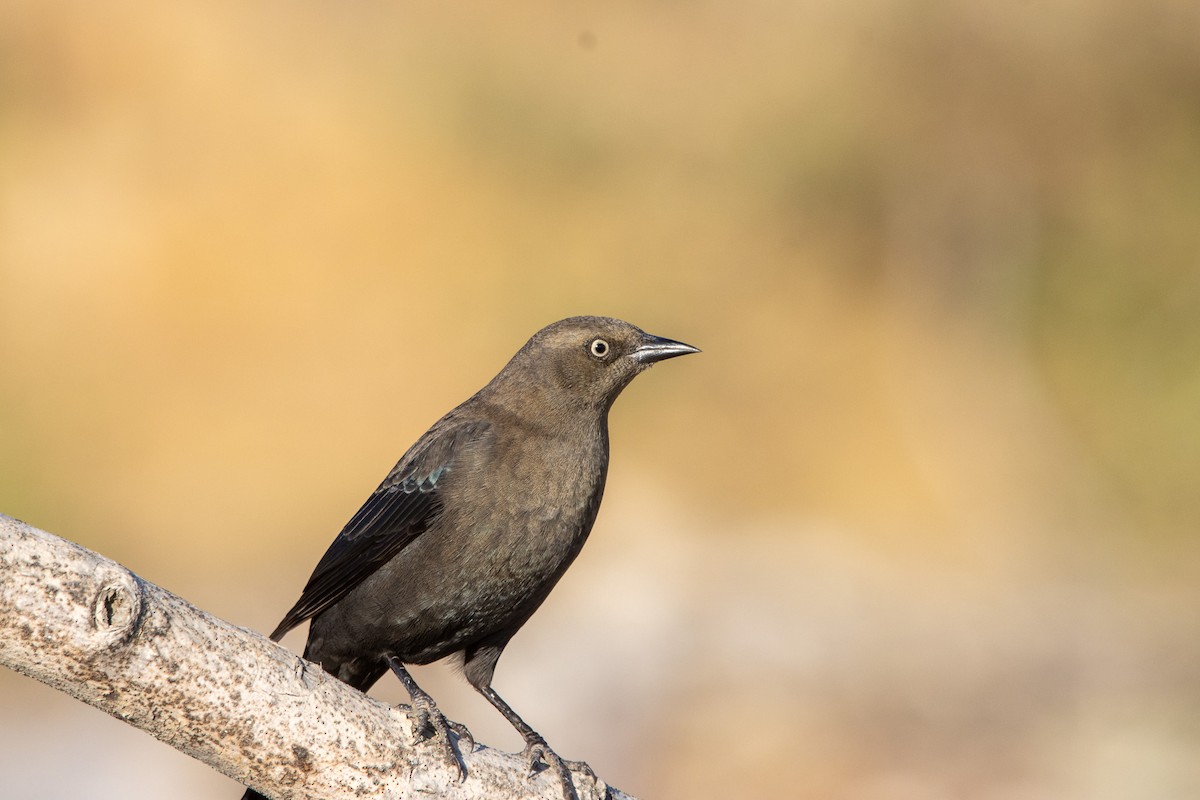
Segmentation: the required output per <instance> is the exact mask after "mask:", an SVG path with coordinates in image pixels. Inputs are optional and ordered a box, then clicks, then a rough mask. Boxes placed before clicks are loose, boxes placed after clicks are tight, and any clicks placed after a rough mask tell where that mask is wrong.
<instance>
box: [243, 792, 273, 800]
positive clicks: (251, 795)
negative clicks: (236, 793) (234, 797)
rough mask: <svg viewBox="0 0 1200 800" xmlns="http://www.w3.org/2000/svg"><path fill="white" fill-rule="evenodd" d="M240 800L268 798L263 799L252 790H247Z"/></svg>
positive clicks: (266, 799)
mask: <svg viewBox="0 0 1200 800" xmlns="http://www.w3.org/2000/svg"><path fill="white" fill-rule="evenodd" d="M242 800H268V798H266V797H264V796H263V795H261V794H259V793H258V792H256V791H254V790H253V789H247V790H246V793H245V794H244V795H242Z"/></svg>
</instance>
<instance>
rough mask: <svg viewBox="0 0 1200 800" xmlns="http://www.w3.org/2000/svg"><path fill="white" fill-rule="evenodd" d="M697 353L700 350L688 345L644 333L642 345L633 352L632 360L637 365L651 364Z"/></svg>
mask: <svg viewBox="0 0 1200 800" xmlns="http://www.w3.org/2000/svg"><path fill="white" fill-rule="evenodd" d="M699 352H700V348H698V347H692V346H691V345H690V344H684V343H683V342H677V341H675V340H674V339H664V338H663V337H661V336H651V335H650V334H648V333H644V334H642V343H641V344H640V345H638V347H637V349H636V350H634V351H633V360H634V361H636V362H638V363H639V364H653V363H655V362H656V361H665V360H666V359H668V358H675V356H686V355H687V354H688V353H699Z"/></svg>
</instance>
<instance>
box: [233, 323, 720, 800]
mask: <svg viewBox="0 0 1200 800" xmlns="http://www.w3.org/2000/svg"><path fill="white" fill-rule="evenodd" d="M698 352H700V350H699V349H698V348H696V347H693V346H692V345H689V344H684V343H683V342H679V341H676V340H674V339H667V338H664V337H661V336H654V335H652V334H648V333H646V332H644V331H642V330H641V329H640V328H638V327H636V326H634V325H631V324H630V323H628V322H623V321H621V320H618V319H613V318H611V317H599V316H578V317H570V318H567V319H563V320H560V321H558V322H555V323H552V324H550V325H547V326H546V327H544V328H542V329H541V330H539V331H538V332H537V333H535V334H534V335H533V336H532V337H531V338H530V339H529V340H528V341H527V342H526V343H525V345H524V346H523V347H521V348H520V349H519V350H518V351H517V353H516V354H515V355H514V356H513V357H512V359H511V360H510V361H509V362H508V363H507V364H506V365H505V367H504V368H503V369H502V370H500V372H499V373H498V374H497V375H496V376H495V377H494V378H492V379H491V381H489V382H488V383H487V385H485V386H484V387H483V388H482V389H480V390H479V391H478V392H476V393H475V394H474V395H472V396H471V397H470V398H469V399H467V400H466V401H465V402H463V403H461V404H460V405H458V406H457V407H455V408H454V409H452V410H451V411H449V412H448V413H447V414H445V416H443V417H442V418H441V419H439V420H438V421H437V422H435V423H434V424H433V426H432V427H430V428H429V430H428V431H426V432H425V434H423V435H422V436H421V437H420V438H419V439H417V441H416V443H415V444H413V445H412V446H411V447H410V448H409V449H408V450H407V451H406V452H405V453H404V455H403V456H402V457H401V458H400V460H399V461H398V462H397V463H396V465H395V466H394V467H393V468H392V470H391V471H390V472H389V473H388V474H387V477H386V478H384V480H383V482H382V483H381V484H380V485H379V487H378V488H377V489H376V490H375V491H374V492H373V493H372V494H371V496H370V497H368V498H367V500H366V502H365V503H363V505H362V507H361V508H360V509H359V510H358V512H357V513H356V514H354V516H353V517H351V519H350V521H349V522H348V523H347V524H346V526H345V527H344V528H343V529H342V530H341V532H340V533H339V534H338V535H337V537H336V538H335V539H334V541H333V543H332V544H331V545H330V546H329V549H328V550H327V551H326V552H325V554H324V556H322V558H321V559H320V561H319V562H318V563H317V566H316V568H315V569H314V570H313V573H312V577H310V578H309V580H308V583H307V584H306V585H305V587H304V589H303V591H302V592H301V595H300V599H299V600H297V601H296V604H295V605H294V606H293V607H292V608H291V610H290V611H288V612H287V614H286V615H285V616H284V617H283V620H282V621H281V622H280V623H279V625H278V626H277V627H276V628H275V630H274V631H273V632H272V633H271V639H273V640H275V641H279V640H280V639H281V638H283V636H284V635H285V634H286V633H288V632H289V631H291V630H292V629H293V628H295V627H297V626H299V625H300V624H302V623H303V622H305V621H306V620H307V621H310V623H309V629H308V639H307V642H306V644H305V648H304V658H305V659H307V660H309V661H313V662H316V663H318V664H320V666H321V668H322V669H324V670H325V671H326V672H328V673H329V674H331V675H333V676H334V677H336V678H337V679H339V680H341V681H344V682H346V683H348V684H350V685H351V686H353V687H355V688H357V689H359V690H360V691H363V692H366V691H367V690H368V689H370V687H371V686H372V685H374V684H375V683H376V682H377V681H378V680H379V679H380V678H381V677H382V676H383V675H385V674H386V673H387V672H389V671H391V672H392V673H394V674H395V675H396V677H397V678H398V679H399V680H400V682H401V683H402V684H403V686H404V688H405V690H406V691H407V692H408V694H409V696H410V698H411V701H412V704H411V706H410V709H411V710H410V712H409V713H410V716H411V718H412V719H413V720H414V722H415V728H416V729H417V730H418V731H420V732H421V734H422V735H423V736H424V737H425V739H436V740H438V742H439V743H440V745H439V747H438V748H437V751H436V752H437V753H438V754H439V755H438V757H439V758H442V759H444V760H445V761H446V762H447V763H448V764H449V765H450V766H451V768H452V769H455V770H457V773H458V776H459V778H460V780H462V779H465V777H466V768H465V766H464V764H463V762H462V759H461V757H460V756H459V754H458V753H457V752H456V750H455V747H454V744H453V740H452V737H451V734H452V733H453V734H454V735H455V736H456V737H457V739H458V741H459V743H460V744H461V743H462V742H466V743H467V744H468V746H469V747H470V748H473V747H474V740H473V738H472V737H471V734H470V732H469V731H468V730H467V729H466V727H465V726H463V725H462V724H461V723H457V722H452V721H450V720H449V719H447V718H446V716H445V715H444V714H443V713H442V712H441V710H440V709H438V707H437V704H436V703H435V702H434V700H433V698H432V697H430V696H429V695H428V694H426V693H425V691H424V690H423V689H421V688H420V687H419V686H418V685H417V683H416V681H414V680H413V678H412V676H411V675H410V674H409V672H408V670H407V669H406V667H405V665H406V664H417V665H420V664H428V663H431V662H434V661H438V660H441V659H446V658H449V659H450V660H451V661H452V663H455V664H457V666H459V667H460V668H461V671H462V673H463V675H464V676H465V677H466V679H467V681H468V682H469V683H470V684H471V686H473V687H474V688H475V690H476V691H478V692H479V693H480V694H481V695H483V697H484V698H485V699H487V701H488V702H489V703H491V704H492V705H493V706H494V707H495V708H496V709H497V710H498V711H499V712H500V713H501V714H502V715H504V717H505V719H507V720H508V722H509V723H510V724H511V725H512V726H513V727H514V728H515V729H516V730H517V731H518V732H519V733H520V734H521V736H522V738H523V739H524V740H525V749H524V751H523V754H522V755H523V758H524V759H525V761H526V763H527V764H528V766H529V774H530V777H531V779H532V778H533V776H534V775H536V774H538V771H539V764H541V765H544V767H545V768H549V769H550V770H552V771H553V772H554V773H555V774H557V777H558V779H559V782H560V783H561V785H562V791H563V796H564V800H578V794H577V792H576V789H575V785H574V782H573V779H572V777H571V770H572V768H574V769H576V770H577V771H583V772H585V773H588V774H590V773H591V770H590V768H589V767H587V765H586V764H583V763H582V762H567V761H565V760H564V759H562V758H561V757H560V756H559V755H558V754H557V753H556V752H554V751H553V750H552V749H551V748H550V746H549V745H548V744H547V743H546V740H545V739H544V738H543V737H542V736H541V735H540V734H538V733H537V732H536V731H535V730H534V729H533V728H532V727H530V726H529V724H528V723H526V722H525V721H524V720H523V719H522V718H521V717H520V716H518V715H517V713H516V712H515V711H514V710H513V709H512V707H511V706H509V705H508V703H507V702H505V701H504V700H503V699H502V698H501V697H500V695H499V694H497V693H496V690H495V689H493V688H492V676H493V673H494V671H495V668H496V663H497V661H498V660H499V658H500V655H501V653H502V652H503V651H504V648H505V647H506V646H507V645H508V643H509V640H510V639H511V638H512V637H513V635H514V634H515V633H516V632H517V630H518V629H520V628H521V626H522V625H524V624H525V623H526V622H527V621H528V620H529V618H530V617H531V616H532V615H533V613H534V611H536V610H537V608H538V607H539V606H540V605H541V604H542V602H543V601H544V600H545V599H546V597H547V595H548V594H549V593H550V591H551V589H553V588H554V586H555V584H557V583H558V581H559V579H560V578H561V577H562V575H563V573H564V572H565V571H566V570H567V568H568V567H569V566H570V565H571V563H572V562H573V561H574V560H575V557H576V556H578V555H579V552H580V550H581V549H582V547H583V545H584V542H585V541H586V540H587V538H588V534H589V533H590V531H591V529H592V524H593V523H594V522H595V520H596V514H597V512H598V511H599V508H600V501H601V498H602V497H603V494H604V484H605V479H606V477H607V473H608V461H609V435H608V415H609V410H610V409H611V408H612V405H613V402H614V401H615V400H616V399H617V396H618V395H619V394H620V393H621V391H622V390H623V389H624V388H625V387H626V386H628V385H629V383H630V382H631V381H632V380H633V379H634V378H635V377H637V376H638V375H639V374H641V373H642V372H644V371H646V370H647V369H648V368H650V367H651V366H652V365H654V364H656V363H658V362H660V361H664V360H666V359H669V358H675V357H677V356H683V355H687V354H690V353H698ZM257 798H262V795H260V794H258V793H257V792H255V791H254V790H253V789H247V791H246V794H245V795H244V796H243V800H256V799H257Z"/></svg>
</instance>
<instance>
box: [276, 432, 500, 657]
mask: <svg viewBox="0 0 1200 800" xmlns="http://www.w3.org/2000/svg"><path fill="white" fill-rule="evenodd" d="M445 423H449V424H445ZM487 429H488V424H487V423H485V422H478V421H471V422H463V423H459V424H454V423H453V422H451V421H450V420H443V421H442V424H439V425H435V426H434V427H433V428H432V429H430V431H429V432H428V433H427V434H425V436H423V437H421V439H420V440H419V441H418V442H417V443H416V444H415V445H413V447H412V448H411V449H410V450H409V451H408V452H407V453H405V454H404V457H403V458H401V459H400V461H399V463H397V464H396V466H395V467H394V468H393V469H392V471H391V473H389V474H388V476H387V478H386V479H384V481H383V483H381V484H380V485H379V488H378V489H376V490H375V492H374V494H372V495H371V496H370V497H369V498H367V502H365V503H363V506H362V508H360V509H359V510H358V513H356V514H355V515H354V516H353V517H352V518H351V519H350V521H349V522H348V523H346V527H344V528H343V529H342V532H341V533H339V534H338V536H337V538H336V539H334V540H333V544H331V545H330V546H329V549H328V550H327V551H325V555H324V556H322V557H321V560H320V562H318V563H317V566H316V569H314V570H313V574H312V577H311V578H309V579H308V583H307V584H306V585H305V587H304V591H303V592H302V593H301V595H300V599H299V600H297V601H296V605H294V606H293V607H292V610H291V611H289V612H288V613H287V615H286V616H284V618H283V621H282V622H280V623H279V625H278V626H277V627H276V628H275V630H274V632H273V633H272V634H271V638H272V639H275V640H278V639H280V638H282V637H283V635H284V634H285V633H287V632H288V631H290V630H291V629H292V628H294V627H296V626H297V625H299V624H300V623H301V622H303V621H304V620H306V619H309V618H310V617H314V616H316V615H317V614H320V613H321V612H322V611H324V610H326V609H327V608H329V607H330V606H332V605H333V604H334V603H336V602H338V601H339V600H341V599H342V598H343V597H345V596H346V594H347V593H349V592H350V590H351V589H353V588H354V587H355V586H357V585H358V584H360V583H362V582H363V581H364V580H366V578H367V577H368V576H369V575H370V574H371V573H373V572H375V570H377V569H379V568H380V567H382V566H383V565H384V564H386V563H387V562H388V561H389V560H391V559H392V558H393V557H394V556H395V555H396V554H397V553H399V552H400V551H401V550H403V549H404V548H405V547H406V546H407V545H409V544H410V543H411V542H412V541H413V540H414V539H416V538H417V537H418V536H420V535H421V534H422V533H424V532H425V530H426V529H427V528H428V527H429V525H430V523H432V522H433V520H434V519H436V518H437V515H438V513H439V512H440V511H441V508H442V496H441V491H440V490H441V488H442V486H443V485H444V483H445V479H446V474H447V473H450V472H453V470H454V468H455V460H456V458H458V457H460V456H461V455H462V452H463V449H464V447H465V446H466V445H467V444H469V443H471V442H475V441H478V440H479V439H480V438H481V437H483V436H485V435H486V434H487Z"/></svg>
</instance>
